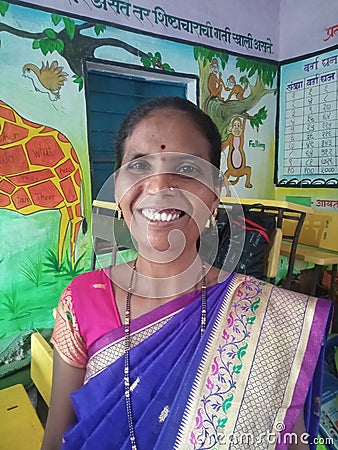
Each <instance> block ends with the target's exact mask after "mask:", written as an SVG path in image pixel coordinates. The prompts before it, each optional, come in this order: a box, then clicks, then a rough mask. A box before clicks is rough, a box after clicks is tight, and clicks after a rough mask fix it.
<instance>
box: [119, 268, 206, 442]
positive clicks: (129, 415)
mask: <svg viewBox="0 0 338 450" xmlns="http://www.w3.org/2000/svg"><path fill="white" fill-rule="evenodd" d="M135 272H136V261H135V262H134V264H133V266H132V273H131V277H130V282H129V287H128V291H127V297H126V313H125V320H124V324H125V327H124V329H125V341H124V342H125V344H124V396H125V399H126V410H127V420H128V428H129V437H130V443H131V448H132V450H137V445H136V438H135V430H134V422H133V411H132V406H131V398H130V397H131V389H130V364H129V353H130V348H131V339H130V300H131V297H132V295H133V288H134V278H135ZM206 325H207V285H206V272H205V265H204V263H203V262H202V285H201V336H202V335H203V333H204V331H205V328H206Z"/></svg>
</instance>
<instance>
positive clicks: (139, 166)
mask: <svg viewBox="0 0 338 450" xmlns="http://www.w3.org/2000/svg"><path fill="white" fill-rule="evenodd" d="M127 168H128V170H130V171H135V172H141V171H145V170H148V169H149V164H147V163H146V162H144V161H134V162H131V163H130V164H128V167H127Z"/></svg>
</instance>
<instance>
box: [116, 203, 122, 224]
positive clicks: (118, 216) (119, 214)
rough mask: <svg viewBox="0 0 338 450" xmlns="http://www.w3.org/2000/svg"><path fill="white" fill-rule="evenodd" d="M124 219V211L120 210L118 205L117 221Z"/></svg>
mask: <svg viewBox="0 0 338 450" xmlns="http://www.w3.org/2000/svg"><path fill="white" fill-rule="evenodd" d="M121 219H122V211H121V208H120V205H119V204H117V220H121Z"/></svg>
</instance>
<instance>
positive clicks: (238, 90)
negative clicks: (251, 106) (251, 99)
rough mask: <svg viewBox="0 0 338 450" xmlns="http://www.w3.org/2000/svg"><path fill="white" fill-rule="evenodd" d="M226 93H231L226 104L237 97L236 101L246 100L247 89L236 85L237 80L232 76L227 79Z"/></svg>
mask: <svg viewBox="0 0 338 450" xmlns="http://www.w3.org/2000/svg"><path fill="white" fill-rule="evenodd" d="M224 89H225V90H226V91H230V93H229V95H228V98H227V99H226V100H225V101H226V102H228V101H230V100H231V97H232V96H233V95H235V97H236V100H242V99H243V98H244V91H245V89H244V88H243V87H242V86H241V85H240V84H237V83H236V78H235V77H234V75H230V76H229V78H228V79H227V86H226V87H225V88H224Z"/></svg>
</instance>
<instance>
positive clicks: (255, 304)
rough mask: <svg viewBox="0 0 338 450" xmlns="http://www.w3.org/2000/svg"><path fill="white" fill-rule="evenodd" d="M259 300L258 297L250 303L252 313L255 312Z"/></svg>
mask: <svg viewBox="0 0 338 450" xmlns="http://www.w3.org/2000/svg"><path fill="white" fill-rule="evenodd" d="M260 301H261V299H260V298H259V297H258V299H257V300H256V301H255V302H253V303H252V305H251V306H250V309H251V311H252V312H255V311H256V310H257V308H258V306H259V304H260Z"/></svg>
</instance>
